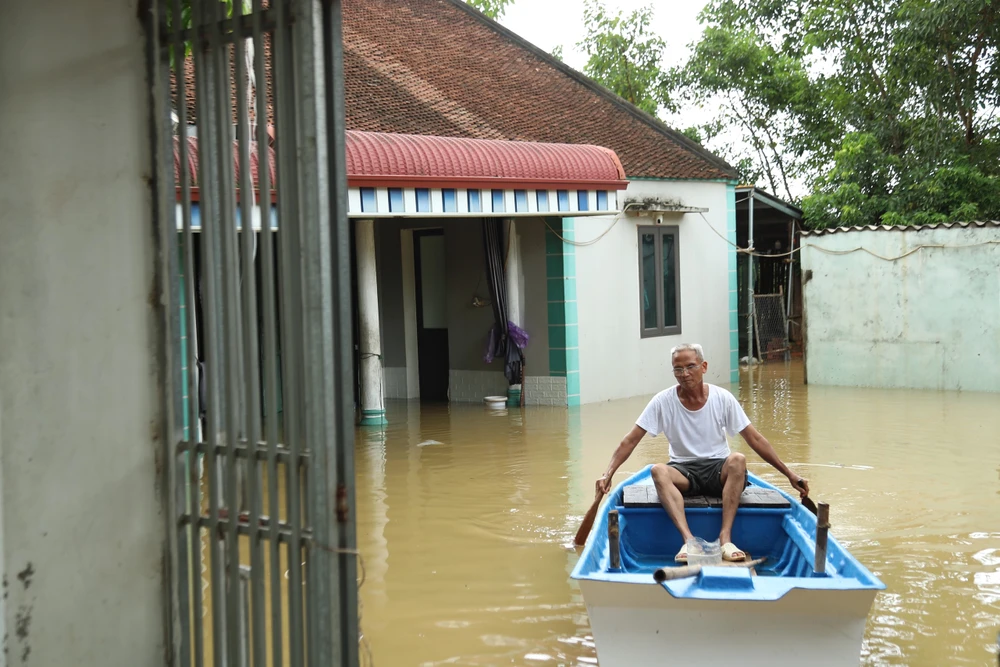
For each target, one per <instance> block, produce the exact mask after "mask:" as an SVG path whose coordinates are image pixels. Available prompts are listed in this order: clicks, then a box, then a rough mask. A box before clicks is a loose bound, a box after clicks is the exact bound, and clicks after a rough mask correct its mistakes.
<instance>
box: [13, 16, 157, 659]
mask: <svg viewBox="0 0 1000 667" xmlns="http://www.w3.org/2000/svg"><path fill="white" fill-rule="evenodd" d="M137 15H138V14H137V2H135V1H134V0H83V1H81V2H56V1H53V0H33V1H32V2H12V3H5V4H4V16H3V19H2V20H0V88H2V92H0V155H2V156H3V161H2V163H0V569H2V570H3V581H4V595H3V596H2V600H0V622H2V623H3V625H4V627H3V630H2V633H3V636H4V651H3V656H0V664H10V665H21V664H27V665H163V664H164V660H165V658H164V655H165V649H164V636H165V635H164V628H165V621H164V616H163V614H164V608H165V605H164V597H163V584H164V582H163V567H164V565H163V562H162V557H163V553H164V551H163V547H164V544H165V530H166V527H165V523H164V518H163V516H162V514H161V506H160V503H159V498H158V494H159V493H160V487H159V484H158V481H159V476H158V472H157V459H158V458H159V457H158V452H159V448H160V447H162V443H161V441H160V438H159V435H160V428H161V410H160V407H159V405H160V393H159V392H160V386H161V381H162V379H161V378H160V376H159V375H158V373H157V368H156V359H157V335H158V334H157V332H158V330H159V326H158V320H157V317H156V300H155V298H154V295H155V291H154V290H153V286H154V284H153V275H154V271H153V269H154V266H155V262H154V251H153V224H152V209H153V204H152V199H151V196H150V190H149V186H148V185H147V179H148V178H149V176H150V133H149V125H148V123H149V111H148V107H147V100H148V89H147V84H146V78H145V67H146V65H145V53H144V35H143V31H142V29H141V26H140V24H139V21H138V19H137Z"/></svg>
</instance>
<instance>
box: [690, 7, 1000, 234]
mask: <svg viewBox="0 0 1000 667" xmlns="http://www.w3.org/2000/svg"><path fill="white" fill-rule="evenodd" d="M998 13H1000V0H713V1H712V2H711V3H710V4H709V5H708V6H707V7H706V9H705V10H704V11H703V13H702V16H701V20H702V23H703V24H704V25H705V32H704V34H703V36H702V39H701V40H700V41H699V42H698V43H697V45H696V46H695V47H694V51H693V54H692V58H691V60H690V61H689V62H688V64H687V65H686V66H685V67H683V68H681V69H678V70H676V71H674V72H673V74H672V81H673V82H674V85H676V86H677V87H678V89H679V91H680V92H681V93H682V94H683V95H684V98H685V99H686V100H687V101H688V102H691V103H695V104H699V105H701V106H703V107H706V108H710V109H713V110H714V111H715V115H714V117H715V120H717V121H720V122H721V123H722V125H723V126H724V128H725V131H723V132H720V133H719V134H718V135H717V136H719V137H723V136H725V137H728V138H729V139H730V140H729V143H722V145H721V146H720V145H711V147H712V148H714V149H715V150H718V151H719V152H721V153H723V154H724V155H726V157H728V158H729V159H730V161H731V162H734V163H737V164H740V163H743V164H746V162H747V160H749V161H750V162H751V163H752V164H753V167H752V168H751V169H748V170H745V173H747V174H749V175H753V174H754V173H756V174H760V176H761V178H762V179H763V180H764V181H765V183H766V184H767V186H768V187H770V188H771V189H772V191H774V192H776V193H779V194H781V195H783V196H786V197H788V198H789V199H791V200H793V201H795V200H796V197H795V196H794V194H795V193H794V192H793V190H794V189H795V188H793V187H792V185H793V184H794V183H800V184H805V186H806V187H807V188H808V190H809V194H808V195H807V196H806V197H805V198H804V199H803V200H802V206H803V208H804V210H805V212H806V215H807V218H808V220H807V222H808V224H810V225H812V226H817V227H823V226H829V225H841V224H846V225H855V224H879V223H892V224H901V223H907V224H912V223H920V222H928V221H940V220H969V219H972V218H976V217H978V218H987V217H1000V206H998V199H1000V181H998V177H1000V119H998V118H997V113H996V112H997V111H998V106H1000V53H998V50H1000V22H998V20H997V18H998ZM733 136H736V137H737V140H735V141H734V140H732V137H733ZM746 147H749V148H746Z"/></svg>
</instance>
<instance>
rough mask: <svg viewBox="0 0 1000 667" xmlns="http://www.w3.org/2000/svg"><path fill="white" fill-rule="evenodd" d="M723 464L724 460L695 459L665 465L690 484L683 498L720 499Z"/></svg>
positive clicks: (746, 483)
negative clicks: (676, 471)
mask: <svg viewBox="0 0 1000 667" xmlns="http://www.w3.org/2000/svg"><path fill="white" fill-rule="evenodd" d="M725 463H726V459H695V460H694V461H685V462H684V463H678V462H675V461H671V462H670V463H668V464H667V465H668V466H670V467H671V468H676V469H677V470H679V471H680V472H681V474H682V475H684V476H685V477H687V480H688V482H690V483H691V488H689V489H688V490H687V491H685V492H684V495H685V496H712V497H714V498H720V497H722V466H723V465H725ZM749 483H750V482H749V480H747V481H745V482H744V488H746V486H747V485H748V484H749Z"/></svg>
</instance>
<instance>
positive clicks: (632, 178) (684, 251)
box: [343, 0, 737, 405]
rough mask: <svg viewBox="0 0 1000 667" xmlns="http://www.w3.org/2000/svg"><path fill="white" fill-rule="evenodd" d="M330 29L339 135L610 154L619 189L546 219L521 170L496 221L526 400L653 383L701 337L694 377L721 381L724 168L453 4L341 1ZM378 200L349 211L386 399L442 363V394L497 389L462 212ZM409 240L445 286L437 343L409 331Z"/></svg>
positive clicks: (727, 321) (732, 361)
mask: <svg viewBox="0 0 1000 667" xmlns="http://www.w3.org/2000/svg"><path fill="white" fill-rule="evenodd" d="M343 31H344V69H345V84H346V100H345V102H346V110H347V127H348V129H350V130H361V131H366V132H375V133H398V134H412V135H430V136H436V137H464V138H470V139H480V140H492V141H497V142H509V143H512V144H515V145H516V144H518V143H520V142H536V143H541V144H565V145H569V144H573V145H580V144H583V145H590V146H598V147H603V148H606V149H610V150H611V151H613V152H614V154H615V155H616V156H617V159H618V160H620V162H621V165H622V167H623V170H624V177H625V179H627V180H628V183H627V187H625V189H624V190H622V191H617V193H616V194H617V206H615V207H613V208H611V209H609V210H608V211H606V212H603V214H602V212H601V211H595V208H597V207H595V206H594V205H593V204H595V203H598V201H597V200H596V197H594V198H593V200H592V201H591V202H586V203H587V204H589V205H588V206H587V208H586V210H585V211H584V210H583V206H580V207H579V208H580V211H579V213H580V215H573V216H565V217H561V218H553V217H551V216H552V215H553V212H555V211H556V208H557V207H556V206H554V205H553V206H551V207H550V209H549V211H543V210H538V209H537V208H536V207H535V206H534V203H535V193H533V192H532V191H531V190H532V185H531V184H530V183H529V184H527V185H526V186H525V187H526V189H527V190H528V191H527V192H525V193H524V197H525V198H526V201H527V204H528V207H527V209H526V210H523V211H522V210H516V211H514V213H515V214H514V215H513V216H511V215H509V212H510V211H511V210H512V209H511V207H510V206H509V204H510V203H511V202H510V201H509V198H510V195H507V197H508V201H505V202H504V204H505V205H504V207H503V208H502V211H506V212H508V215H507V216H505V217H506V219H508V220H510V223H509V229H510V230H512V231H513V236H512V237H511V238H512V239H514V242H513V243H511V244H510V247H511V252H512V253H513V254H514V260H513V261H515V262H516V263H517V264H519V266H520V269H519V271H520V273H519V275H518V276H516V277H515V278H514V280H515V281H516V282H517V285H518V288H517V289H518V290H523V296H520V295H519V296H518V299H519V300H520V303H521V309H522V310H521V314H522V315H523V320H522V321H518V322H516V323H517V324H518V325H523V328H524V329H525V330H526V331H527V333H528V336H529V342H528V345H527V347H526V348H525V350H524V356H525V371H526V381H525V385H524V393H525V400H526V402H527V403H541V402H555V403H559V404H564V405H565V404H569V405H574V404H577V403H589V402H593V401H603V400H609V399H616V398H623V397H629V396H636V395H641V394H649V393H653V392H655V391H658V390H659V389H662V388H663V387H664V386H667V385H669V384H671V383H672V379H671V378H672V376H671V372H670V364H671V360H670V355H669V351H670V348H671V347H672V346H673V345H676V344H677V343H679V342H682V341H698V342H701V343H702V344H703V345H704V346H705V349H706V353H707V355H708V356H709V361H710V364H709V379H710V380H711V381H713V382H723V383H728V382H731V381H735V380H736V379H737V322H736V265H735V262H736V255H735V252H734V248H733V246H732V245H730V244H731V243H734V242H735V185H736V183H735V180H734V179H735V172H734V170H733V169H732V168H731V167H730V166H729V165H727V164H726V163H725V162H724V161H722V160H721V159H719V158H718V157H716V156H714V155H712V154H711V153H709V152H708V151H706V150H705V149H703V148H702V147H701V146H699V145H697V144H695V143H694V142H692V141H690V140H689V139H687V138H686V137H685V136H684V135H682V134H680V133H678V132H675V131H674V130H672V129H670V128H669V127H667V126H666V125H664V124H663V123H661V122H660V121H658V120H657V119H655V118H653V117H651V116H649V115H647V114H645V113H644V112H642V111H640V110H638V109H636V108H635V107H633V106H632V105H630V104H628V103H627V102H625V101H624V100H622V99H621V98H619V97H617V96H615V95H613V94H612V93H610V92H609V91H607V90H606V89H604V88H603V87H601V86H599V85H597V84H596V83H594V82H593V81H591V80H590V79H588V78H587V77H585V76H583V75H582V74H580V73H579V72H577V71H575V70H573V69H572V68H570V67H568V66H566V65H564V64H563V63H561V62H560V61H558V60H556V59H554V58H553V57H551V56H550V55H548V54H546V53H545V52H543V51H541V50H540V49H538V48H536V47H534V46H533V45H531V44H530V43H528V42H526V41H525V40H523V39H521V38H520V37H518V36H517V35H515V34H514V33H512V32H510V31H509V30H507V29H505V28H504V27H502V26H500V25H499V24H497V23H495V22H493V21H490V20H489V19H487V18H485V17H483V16H482V15H481V14H480V13H479V12H477V11H476V10H474V9H472V8H470V7H469V6H468V5H466V4H465V3H464V2H461V1H460V0H411V1H409V2H406V3H398V2H393V1H392V0H347V1H346V2H345V3H344V26H343ZM349 178H350V176H349ZM539 187H540V186H539ZM353 190H355V188H352V197H355V198H357V197H358V196H359V195H358V194H355V193H354V192H353ZM610 192H614V191H609V193H610ZM518 196H521V195H518ZM432 199H433V198H432ZM600 201H604V200H603V199H602V200H600ZM608 201H614V198H610V199H609V200H608ZM516 202H517V200H516V199H515V201H514V202H513V203H515V205H516ZM487 203H489V202H487ZM572 203H573V204H575V203H576V200H573V201H572ZM581 203H584V202H582V200H581ZM584 212H586V213H587V214H593V213H595V212H596V213H598V215H586V216H584V215H582V214H583V213H584ZM378 213H379V215H378V217H375V216H371V217H368V216H365V215H363V214H360V215H359V214H358V213H356V212H355V211H352V216H353V217H354V218H355V219H356V220H365V219H374V220H375V222H374V227H375V239H376V248H377V262H376V263H377V267H378V268H377V272H378V276H379V279H378V298H379V321H380V323H381V324H380V329H381V347H382V350H381V354H382V355H383V357H382V358H383V361H384V367H385V371H384V386H385V389H386V395H387V396H388V397H392V398H416V397H417V396H419V395H421V389H422V383H421V382H420V381H419V380H418V379H415V377H414V376H415V375H416V376H418V377H422V376H423V374H425V373H427V372H438V371H436V370H435V369H442V368H444V367H447V369H448V389H449V392H448V393H449V397H450V399H451V400H453V401H459V400H473V401H479V400H482V397H483V396H484V395H490V394H497V393H503V392H504V391H505V390H506V388H507V383H506V381H505V378H504V376H503V373H502V372H501V370H500V368H499V367H498V366H499V364H498V363H497V362H494V363H493V364H492V365H491V364H487V363H485V362H484V361H483V348H484V345H485V341H486V336H487V333H488V331H489V329H490V326H491V325H492V322H493V319H494V318H493V317H492V313H491V312H490V308H488V307H480V308H477V305H478V304H481V303H483V302H484V301H487V300H488V294H487V291H486V290H485V287H486V277H485V273H484V262H483V259H482V256H483V251H482V240H481V236H482V235H481V232H480V229H479V225H478V224H477V220H476V219H475V217H477V216H471V215H466V216H464V217H461V216H460V217H459V218H457V219H447V218H445V217H444V216H441V215H431V216H424V217H419V218H415V217H414V216H410V215H399V216H394V215H385V214H384V213H385V209H384V208H379V211H378ZM390 213H392V212H390ZM362 224H365V225H367V224H368V223H362ZM411 237H413V238H415V239H419V241H416V242H413V241H411ZM720 237H721V238H720ZM727 241H729V243H727ZM419 244H428V245H427V247H428V248H429V249H430V250H429V252H431V253H432V256H434V257H442V260H441V266H443V270H440V268H441V266H438V265H437V264H435V266H436V267H437V268H438V270H439V273H437V274H435V276H429V278H430V280H431V281H432V285H433V281H434V280H440V281H444V283H445V284H446V287H444V288H443V290H444V293H443V295H441V294H439V295H438V296H437V297H434V298H436V299H438V300H439V301H438V302H437V303H438V304H439V307H440V308H441V309H443V310H442V312H441V313H439V315H440V325H441V327H442V328H445V327H446V328H447V340H448V343H447V356H445V354H444V353H443V351H442V352H432V351H431V349H432V346H433V345H434V344H435V343H433V342H427V340H428V339H426V338H421V334H420V330H419V323H418V326H417V327H416V328H414V327H413V326H412V325H413V322H412V320H413V319H414V312H413V311H414V304H415V302H417V301H419V296H416V295H415V294H414V292H415V287H416V284H417V282H419V281H417V280H415V279H414V274H413V272H414V268H413V267H414V263H415V261H418V260H417V259H416V258H417V256H418V255H419V254H420V252H422V251H421V250H420V249H419V248H418V245H419ZM422 247H423V245H420V248H422ZM420 288H421V289H426V286H425V285H423V284H421V285H420ZM434 289H441V288H434ZM408 321H409V322H410V324H409V325H407V322H408ZM421 343H423V345H422V344H421ZM439 345H440V343H439ZM424 348H426V349H424ZM442 349H443V348H442ZM435 355H436V357H435Z"/></svg>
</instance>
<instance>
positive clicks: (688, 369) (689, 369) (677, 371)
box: [674, 364, 701, 375]
mask: <svg viewBox="0 0 1000 667" xmlns="http://www.w3.org/2000/svg"><path fill="white" fill-rule="evenodd" d="M699 366H701V364H688V365H687V366H684V367H683V368H681V367H680V366H674V375H684V373H685V372H688V373H693V372H694V371H695V369H696V368H698V367H699Z"/></svg>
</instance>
